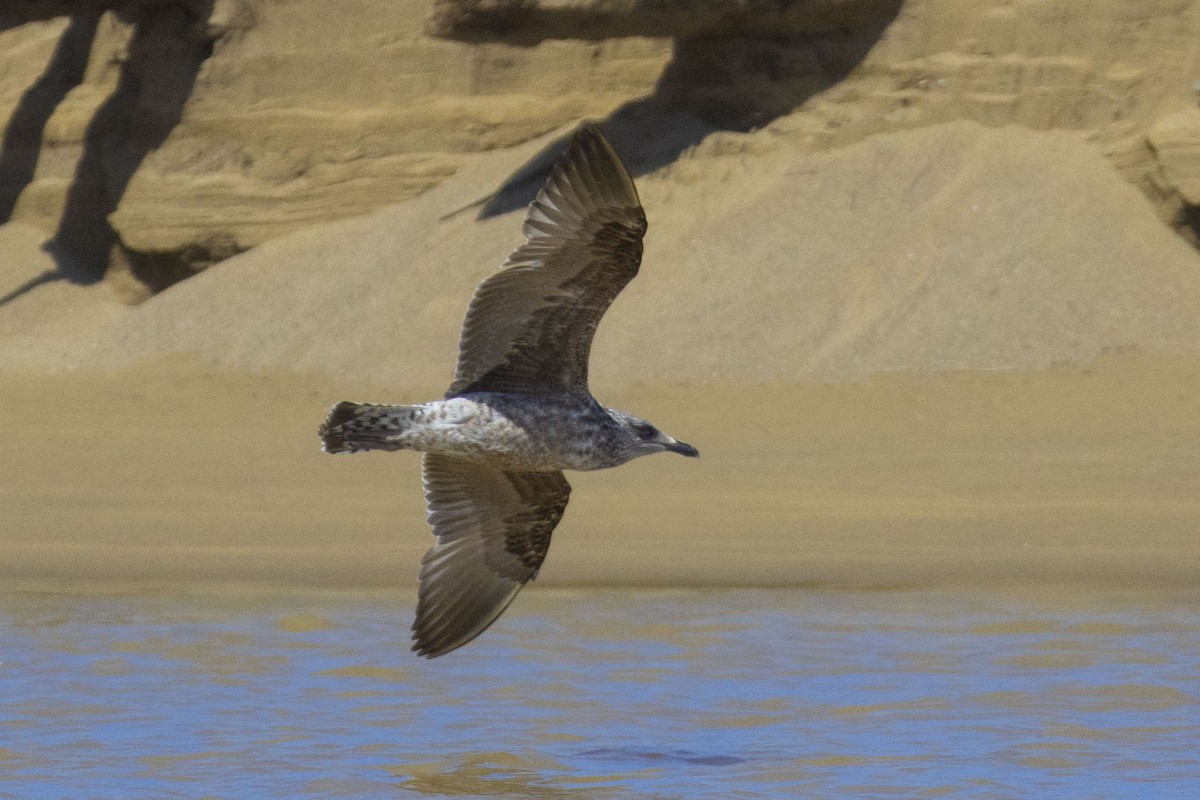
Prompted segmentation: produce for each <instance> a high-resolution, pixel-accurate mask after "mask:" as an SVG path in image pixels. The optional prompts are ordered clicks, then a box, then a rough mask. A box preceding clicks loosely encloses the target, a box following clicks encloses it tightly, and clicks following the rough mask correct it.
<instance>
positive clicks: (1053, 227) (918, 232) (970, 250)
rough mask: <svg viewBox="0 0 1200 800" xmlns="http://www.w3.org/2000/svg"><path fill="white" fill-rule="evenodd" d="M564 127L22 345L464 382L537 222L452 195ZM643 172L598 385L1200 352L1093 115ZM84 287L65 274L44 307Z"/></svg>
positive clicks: (1197, 326)
mask: <svg viewBox="0 0 1200 800" xmlns="http://www.w3.org/2000/svg"><path fill="white" fill-rule="evenodd" d="M539 145H540V143H534V144H531V145H529V146H526V147H522V148H517V149H516V150H513V151H504V152H500V153H497V154H494V155H490V156H486V157H481V158H480V159H479V161H478V163H477V164H476V165H475V166H474V167H473V168H472V169H471V170H469V171H468V172H465V173H463V174H461V175H459V176H457V177H456V178H454V179H451V180H448V181H446V182H445V183H444V184H443V185H442V186H440V187H438V188H437V189H435V190H433V191H430V192H428V193H427V194H425V195H422V196H421V197H419V198H417V199H415V200H412V201H409V202H406V203H403V204H400V205H396V206H393V207H390V208H388V209H385V210H383V211H381V212H378V213H376V214H373V215H371V216H367V217H360V218H356V219H352V220H348V221H343V222H337V223H333V224H329V225H323V226H318V227H314V228H311V229H307V230H305V231H302V232H300V233H297V234H294V235H291V236H287V237H284V238H281V239H278V240H275V241H272V242H269V243H267V244H266V245H264V246H262V247H260V248H257V249H256V250H254V251H251V252H249V253H246V254H244V255H242V256H239V257H235V258H233V259H230V260H229V261H227V262H224V263H222V264H221V265H219V266H217V267H215V268H213V269H210V270H208V271H206V272H205V273H203V274H202V275H200V276H198V277H196V278H195V279H192V280H189V281H186V282H185V283H183V284H180V285H178V286H176V287H174V288H172V289H170V290H168V291H166V292H164V293H163V294H161V295H159V296H157V297H155V298H153V299H152V300H151V301H149V302H147V303H145V304H144V305H142V306H140V307H138V308H136V309H133V310H131V311H130V312H128V313H95V312H94V311H92V312H89V313H87V314H84V313H83V312H81V311H80V310H79V309H76V308H75V307H73V306H72V307H70V309H69V310H70V313H71V314H72V315H73V316H75V317H77V321H76V322H73V323H72V325H71V326H70V328H69V329H68V330H62V329H56V330H50V331H46V330H42V328H41V327H40V326H41V324H42V323H41V322H38V323H37V324H36V325H27V326H25V327H24V328H23V329H22V326H20V325H13V324H9V325H7V329H8V330H9V335H8V336H7V337H5V338H4V339H3V340H0V366H12V365H14V364H23V363H24V364H27V363H30V362H31V361H32V362H34V363H38V364H45V365H47V366H53V367H66V366H70V367H102V368H113V367H121V366H127V365H129V364H131V363H134V362H136V361H137V360H138V359H141V358H145V357H152V356H156V355H159V354H163V353H194V354H198V355H199V356H201V357H202V358H203V359H206V360H210V361H213V362H216V363H220V364H223V365H228V366H235V367H243V368H246V367H249V368H282V369H290V370H299V371H306V372H326V373H328V374H331V375H338V376H342V377H346V378H349V377H354V378H360V379H366V378H369V379H371V380H372V381H375V382H379V383H385V384H391V385H394V386H397V387H408V386H420V387H438V386H441V385H442V384H444V383H445V381H446V379H447V376H448V375H449V372H450V368H451V363H452V360H453V357H454V353H455V338H456V334H457V328H458V324H459V321H460V319H461V314H462V312H463V310H464V308H465V306H466V302H467V300H468V298H469V296H470V293H471V290H472V288H473V286H474V285H475V283H476V282H478V281H479V280H480V279H482V278H483V277H484V276H486V275H487V274H488V273H489V272H491V271H492V270H494V269H495V268H496V267H497V266H498V265H499V264H500V263H501V262H502V261H503V259H504V257H505V255H506V254H507V252H508V251H509V250H510V249H511V248H513V247H514V246H515V245H516V244H518V243H519V241H520V234H519V222H520V220H519V214H517V213H512V214H507V215H503V216H500V217H495V218H492V219H489V220H486V221H483V222H480V221H476V219H475V218H474V215H473V213H471V212H470V211H464V212H461V213H457V214H454V213H452V212H454V211H455V210H456V209H460V208H462V207H463V206H464V205H467V204H469V203H471V202H472V201H474V200H477V199H478V198H480V197H481V196H485V195H486V194H488V193H489V192H491V191H492V190H493V189H494V188H495V187H497V186H498V185H500V184H501V183H502V182H503V180H504V179H505V178H507V177H508V176H509V175H510V174H512V173H513V172H514V171H516V170H517V169H518V168H519V166H520V165H521V164H522V163H524V161H525V160H526V159H527V158H529V157H530V155H531V154H532V153H534V152H536V150H537V148H538V147H539ZM640 190H641V192H642V196H643V200H644V204H645V206H646V210H647V214H648V216H649V219H650V232H649V235H648V238H647V249H646V256H645V261H644V267H643V271H642V275H641V276H640V277H639V278H638V280H637V282H636V283H634V284H633V285H632V286H631V288H630V289H629V291H627V292H626V293H625V294H624V295H623V296H622V297H621V298H620V299H619V300H618V302H617V303H616V305H615V306H614V308H613V310H612V312H611V314H610V316H609V317H608V318H607V319H606V321H605V324H604V325H603V326H602V327H601V331H600V334H599V337H598V340H597V348H596V361H595V367H594V375H595V381H596V384H597V385H598V386H602V387H603V386H611V387H613V388H622V387H628V386H632V385H636V384H639V383H644V382H648V381H662V380H666V381H687V382H693V381H703V382H711V381H739V382H741V381H751V382H761V381H786V382H793V381H838V380H846V379H861V378H863V377H866V376H868V375H870V374H874V373H877V372H883V371H890V370H897V369H933V370H961V369H968V370H978V369H1014V368H1042V367H1046V366H1049V365H1051V364H1063V363H1082V362H1085V361H1087V360H1089V359H1092V358H1094V357H1096V356H1097V355H1099V354H1101V353H1103V352H1106V351H1112V350H1125V349H1131V350H1138V351H1149V352H1165V353H1192V352H1200V257H1198V256H1197V254H1196V253H1195V252H1194V251H1193V250H1192V249H1191V248H1190V247H1188V246H1187V245H1186V244H1185V243H1183V242H1182V241H1181V240H1179V239H1178V238H1177V237H1176V236H1175V235H1174V234H1172V233H1171V232H1170V231H1168V230H1167V229H1166V228H1165V227H1163V226H1162V224H1161V223H1160V222H1159V221H1158V220H1157V219H1156V218H1155V217H1154V215H1153V213H1152V212H1151V211H1150V209H1149V207H1148V205H1147V204H1146V202H1145V200H1144V199H1143V198H1142V196H1141V195H1140V194H1139V193H1138V192H1137V191H1136V190H1134V189H1133V188H1131V187H1130V186H1129V185H1128V184H1126V183H1125V182H1124V181H1123V180H1122V179H1121V178H1119V177H1118V176H1117V175H1116V173H1115V172H1113V170H1112V169H1111V168H1110V167H1109V165H1108V164H1107V162H1105V161H1104V160H1103V159H1102V158H1101V157H1100V156H1099V155H1098V154H1096V153H1095V152H1093V150H1092V149H1091V148H1090V147H1089V146H1088V145H1087V144H1086V143H1084V142H1082V141H1080V140H1079V139H1077V138H1076V137H1075V136H1073V135H1071V134H1066V133H1036V132H1031V131H1027V130H1023V129H1016V128H1007V129H999V130H993V129H987V128H983V127H980V126H978V125H974V124H971V123H955V124H950V125H944V126H937V127H932V128H926V129H921V130H916V131H911V132H907V133H902V134H891V135H886V136H878V137H874V138H871V139H868V140H867V141H865V142H863V143H861V144H858V145H855V146H852V147H847V148H845V149H843V150H839V151H835V152H833V153H829V154H823V155H817V156H811V155H803V154H799V153H796V152H795V151H794V150H792V149H790V148H788V147H787V146H786V145H784V144H782V143H780V142H778V141H776V140H775V139H774V138H773V136H772V134H771V132H770V131H769V130H768V131H760V132H758V133H756V134H751V135H744V136H739V135H718V136H716V137H714V138H712V139H710V140H708V142H706V143H705V144H704V145H702V146H701V147H700V148H699V149H698V151H697V152H694V153H691V154H689V155H686V156H685V157H684V158H682V159H680V160H679V161H677V162H675V163H673V164H671V165H670V166H668V167H667V168H665V169H663V170H660V171H659V172H657V173H654V174H651V175H649V176H647V177H646V178H645V179H643V180H642V181H641V185H640ZM447 215H449V216H447ZM39 291H40V290H39ZM31 302H32V298H31ZM60 302H65V301H63V300H61V298H59V299H53V298H48V299H47V305H46V308H45V313H44V315H43V316H44V317H53V316H55V315H56V314H58V313H60V312H57V311H56V308H58V307H60V306H58V305H57V304H58V303H60ZM98 302H99V301H98ZM6 311H7V309H0V320H3V318H4V315H5V312H6ZM0 330H2V328H0ZM31 338H33V339H38V340H40V343H39V342H38V341H31Z"/></svg>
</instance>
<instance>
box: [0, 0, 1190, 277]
mask: <svg viewBox="0 0 1200 800" xmlns="http://www.w3.org/2000/svg"><path fill="white" fill-rule="evenodd" d="M118 5H119V6H120V8H121V11H120V13H116V12H113V11H110V12H109V13H107V14H105V15H104V16H103V17H97V12H99V11H100V10H102V9H103V8H107V7H113V8H116V7H117V6H118ZM1197 6H1198V3H1197V2H1196V0H1146V2H1139V3H1136V4H1131V3H1128V2H1124V0H1024V1H1023V2H1013V3H993V2H960V1H959V0H953V1H952V0H907V2H904V3H900V2H899V0H810V1H808V2H784V3H780V2H774V1H773V2H765V0H716V1H715V2H710V1H708V0H706V1H705V2H697V1H689V0H666V1H665V2H664V0H655V1H654V2H649V0H520V2H506V0H474V1H470V0H458V1H457V2H452V1H451V0H440V1H439V2H436V3H435V2H434V0H348V2H343V3H338V4H336V5H330V4H329V3H326V2H321V1H319V0H293V2H289V3H282V4H281V3H276V2H266V0H216V2H201V1H200V0H196V1H195V2H189V3H186V4H182V5H180V4H178V3H173V2H166V1H165V0H164V1H163V2H155V0H146V1H145V2H141V3H120V4H116V3H111V4H110V3H105V2H100V1H99V0H97V1H96V2H90V1H89V0H76V1H75V2H69V1H68V0H59V1H58V2H37V1H36V0H24V2H21V3H17V4H5V7H4V10H3V12H2V13H0V126H3V128H4V131H5V133H4V138H3V144H2V146H0V221H3V220H5V219H7V218H8V217H9V216H11V217H12V218H14V219H19V220H22V221H24V222H26V223H29V224H31V225H34V226H36V227H38V228H40V229H42V230H43V231H45V233H46V234H47V235H48V236H52V235H54V234H55V233H56V232H58V233H59V234H60V238H66V239H69V238H70V236H71V235H76V237H77V238H84V239H86V240H87V241H90V242H94V243H96V242H98V243H99V244H93V245H92V246H91V248H90V251H89V252H85V253H82V254H78V255H82V256H83V259H82V260H83V261H84V262H87V261H88V259H90V260H91V262H92V267H91V270H92V271H91V272H87V271H86V270H85V271H84V272H83V273H80V274H77V275H75V276H74V277H75V278H77V279H83V280H87V279H90V278H91V277H94V276H95V275H97V274H99V272H100V271H103V270H104V269H105V267H108V266H115V269H110V270H109V274H110V277H113V278H114V279H115V280H116V282H117V283H118V284H119V285H120V286H122V287H124V289H123V290H122V291H123V294H124V296H126V297H127V298H129V299H139V298H144V297H146V296H148V295H149V294H150V293H153V292H154V291H157V290H160V289H161V288H163V287H165V286H167V285H170V284H171V283H172V282H174V281H175V280H178V279H179V278H181V277H184V276H187V275H190V274H192V273H193V272H195V271H197V270H200V269H203V268H205V267H206V266H208V265H209V264H211V263H215V262H217V261H220V260H222V259H224V258H227V257H229V256H230V255H232V254H234V253H238V252H241V251H244V250H246V249H249V248H252V247H255V246H257V245H259V244H261V243H262V242H265V241H267V240H269V239H272V238H274V237H277V236H280V235H282V234H285V233H287V232H289V231H293V230H296V229H299V228H302V227H305V226H308V225H311V224H313V223H314V222H319V221H325V220H329V219H336V218H340V217H347V216H353V215H356V214H362V213H366V212H369V211H372V210H374V209H377V208H380V207H383V206H386V205H388V204H390V203H395V202H399V201H403V200H407V199H410V198H412V197H415V196H416V195H418V194H420V193H422V192H425V191H427V190H429V189H430V188H432V187H434V186H437V185H438V184H439V183H441V182H442V181H444V180H445V179H446V178H447V177H449V176H451V175H453V174H455V173H456V172H457V171H459V170H461V169H462V168H463V167H464V166H466V165H468V164H469V163H471V160H472V158H473V157H474V154H477V153H480V152H484V151H488V150H492V149H496V148H502V147H507V146H510V145H513V144H516V143H519V142H523V141H526V140H529V139H531V138H534V137H537V136H539V135H541V134H543V133H545V132H547V131H549V130H553V129H556V128H558V127H560V126H562V125H564V124H568V123H570V122H572V121H574V120H576V119H578V118H580V117H611V118H614V119H617V120H621V121H622V124H624V123H625V122H628V121H630V120H634V121H637V122H638V123H639V127H637V135H636V136H635V137H634V138H635V139H637V140H639V142H640V141H641V140H646V139H653V140H659V141H662V142H665V143H666V144H663V145H662V146H658V147H657V153H656V156H655V157H654V158H647V159H645V160H644V161H643V162H642V163H640V164H639V165H638V166H639V167H640V168H641V169H643V170H651V169H655V168H658V167H661V166H663V165H664V164H667V163H670V162H671V161H672V160H673V159H675V158H677V157H678V156H679V154H680V153H682V152H684V151H686V150H687V149H688V148H689V147H692V146H694V145H696V144H697V143H698V142H699V141H700V140H701V139H702V138H703V137H704V136H706V135H708V134H709V133H711V132H712V131H713V130H717V129H727V130H747V129H751V128H755V127H763V126H769V127H770V128H771V130H772V132H773V133H774V134H775V135H776V136H778V137H780V138H781V139H783V140H786V141H787V142H788V143H789V146H791V147H794V148H796V149H797V150H798V151H801V152H812V151H817V150H824V149H831V148H835V147H841V146H845V145H847V144H850V143H853V142H856V141H859V140H861V139H862V138H864V137H866V136H869V135H871V134H874V133H880V132H886V131H891V130H900V129H904V128H912V127H919V126H923V125H929V124H934V123H938V122H944V121H950V120H955V119H970V120H975V121H978V122H982V123H984V124H987V125H993V126H1001V125H1006V124H1020V125H1025V126H1028V127H1033V128H1038V129H1062V128H1066V129H1071V130H1077V131H1081V132H1084V133H1086V134H1087V135H1088V136H1089V138H1091V139H1092V140H1093V142H1095V144H1096V145H1097V146H1098V147H1100V148H1101V149H1102V150H1103V151H1104V152H1105V153H1106V154H1107V155H1108V156H1109V158H1110V160H1111V161H1112V163H1113V164H1114V165H1116V166H1117V167H1118V169H1120V170H1121V172H1122V173H1123V174H1124V175H1126V177H1127V178H1128V179H1129V180H1131V181H1132V182H1133V183H1135V185H1138V186H1139V187H1140V188H1142V189H1143V191H1144V192H1145V193H1146V195H1147V196H1148V197H1150V198H1151V199H1152V200H1153V201H1154V202H1155V203H1156V204H1157V206H1158V208H1159V213H1160V216H1161V217H1162V218H1163V219H1165V220H1168V221H1172V222H1176V223H1177V224H1180V225H1181V226H1185V227H1186V225H1187V222H1188V220H1189V219H1192V218H1194V217H1195V216H1197V215H1196V214H1195V211H1194V209H1195V204H1194V202H1193V201H1192V200H1190V199H1189V198H1191V197H1193V196H1194V192H1193V191H1192V189H1191V188H1189V187H1190V184H1188V181H1189V180H1191V179H1190V178H1187V177H1186V175H1187V174H1189V173H1188V170H1189V169H1190V167H1186V166H1185V162H1188V160H1189V159H1190V158H1191V156H1190V155H1187V153H1189V152H1190V148H1191V147H1192V145H1191V144H1189V141H1190V139H1189V137H1190V136H1191V135H1192V134H1191V133H1190V131H1192V130H1193V127H1192V123H1191V122H1188V121H1186V120H1184V121H1183V122H1181V118H1178V117H1176V116H1174V115H1176V114H1177V113H1178V112H1181V111H1184V110H1186V109H1189V108H1193V107H1194V106H1195V96H1194V90H1193V86H1194V84H1195V83H1196V80H1197V79H1198V78H1200V57H1198V52H1200V45H1198V44H1197V43H1198V42H1200V35H1197V34H1198V32H1197V29H1196V13H1197ZM59 12H71V13H74V14H75V16H74V17H73V19H72V20H71V21H69V20H68V19H67V18H65V17H56V18H50V15H51V14H52V13H59ZM5 25H7V26H9V27H7V29H2V28H3V27H4V26H5ZM431 31H432V33H431ZM442 37H451V38H442ZM618 127H621V126H618ZM626 129H630V130H632V129H631V128H628V126H626ZM131 131H135V132H137V134H138V136H132V135H131V134H130V132H131ZM156 131H161V134H160V133H159V132H156ZM139 137H140V138H139ZM639 142H635V145H637V147H639V148H648V147H649V145H644V144H640V143H639ZM131 143H132V145H131ZM535 177H536V176H535ZM1177 183H1178V184H1179V185H1176V184H1177ZM8 211H11V213H10V214H9V213H7V212H8ZM108 226H111V227H108ZM81 231H82V232H85V233H86V232H88V231H91V234H90V235H89V236H84V237H80V236H79V232H81ZM106 236H107V237H108V239H106V238H105V237H106ZM114 237H115V242H116V247H115V248H108V247H106V246H105V242H106V241H108V240H109V239H112V238H114ZM68 244H70V242H68ZM75 246H76V249H80V250H88V247H87V246H81V245H80V244H79V243H78V242H76V243H75ZM67 263H68V262H66V261H63V264H67ZM64 268H65V267H64Z"/></svg>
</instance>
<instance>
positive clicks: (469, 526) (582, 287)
mask: <svg viewBox="0 0 1200 800" xmlns="http://www.w3.org/2000/svg"><path fill="white" fill-rule="evenodd" d="M524 232H525V236H526V238H527V241H526V242H525V244H523V245H522V246H521V247H519V248H517V250H516V251H515V252H514V253H513V254H512V255H511V256H509V258H508V260H507V261H506V262H505V264H504V266H503V268H502V269H501V270H500V271H499V272H497V273H496V274H495V275H492V276H491V277H490V278H488V279H487V280H485V281H483V283H481V284H480V285H479V287H478V288H477V289H476V290H475V295H474V297H473V298H472V300H471V305H470V307H469V308H468V310H467V315H466V319H465V320H464V322H463V329H462V337H461V341H460V343H459V357H458V367H457V369H456V371H455V376H454V382H453V383H452V384H451V386H450V389H449V391H448V392H447V393H446V396H445V398H444V399H443V400H438V401H434V402H431V403H425V404H422V405H417V406H390V405H370V404H360V403H339V404H338V405H336V406H335V407H334V408H333V410H332V411H331V413H330V416H329V419H327V420H326V422H325V424H324V425H322V426H321V430H320V434H321V439H322V441H323V443H324V447H325V450H326V451H328V452H331V453H349V452H356V451H358V450H401V449H407V450H420V451H423V452H425V454H426V455H425V458H424V461H423V462H422V477H423V480H424V484H425V504H426V508H427V509H428V511H429V524H430V525H431V526H432V527H433V532H434V535H435V536H436V537H437V543H436V544H435V545H434V546H433V547H432V548H430V550H429V551H428V552H427V553H426V554H425V557H424V558H423V559H422V561H421V586H420V589H419V592H418V602H417V616H416V621H415V622H414V623H413V639H414V644H413V649H414V650H415V651H416V652H417V653H419V654H421V655H424V656H428V657H430V658H432V657H434V656H439V655H442V654H443V653H447V652H450V651H451V650H454V649H455V648H458V647H461V646H462V645H464V644H466V643H467V642H469V641H471V640H472V639H474V638H475V637H476V636H478V635H479V634H480V633H482V632H483V631H484V630H485V629H487V627H488V626H489V625H491V624H492V622H494V621H495V620H496V618H497V617H499V616H500V614H501V613H503V611H504V609H505V608H507V607H508V605H509V603H511V602H512V600H513V598H514V597H516V595H517V592H518V591H520V589H521V587H522V586H524V585H525V584H526V583H527V582H528V581H529V580H531V579H532V578H534V577H535V576H536V575H537V572H538V570H539V569H540V568H541V566H542V562H543V561H544V560H545V558H546V553H547V551H548V550H549V547H550V537H551V534H552V533H553V531H554V528H555V527H556V526H557V525H558V523H559V520H561V519H562V515H563V512H564V511H565V509H566V507H567V500H568V498H569V497H570V494H571V487H570V485H569V484H568V483H567V481H566V478H565V477H563V473H562V470H564V469H578V470H593V469H604V468H607V467H614V466H617V465H619V464H623V463H625V462H626V461H629V460H630V459H632V458H637V457H638V456H643V455H648V454H650V453H654V452H661V451H663V450H670V451H673V452H677V453H681V454H683V455H688V456H695V455H696V454H697V453H696V449H695V448H694V447H692V446H691V445H689V444H685V443H684V442H680V441H677V440H675V439H673V438H671V437H670V436H667V435H666V434H664V433H662V432H661V431H659V430H658V429H657V428H655V427H654V426H653V425H651V424H650V423H648V422H646V421H645V420H642V419H639V418H637V417H635V416H633V415H632V414H627V413H625V412H623V411H617V410H615V409H609V408H605V407H604V406H602V405H600V404H599V403H598V402H596V400H595V399H594V398H593V397H592V395H591V393H590V391H589V390H588V357H589V354H590V352H591V346H592V338H593V336H594V334H595V332H596V326H597V325H598V324H599V323H600V318H601V317H602V316H603V315H604V312H605V311H607V310H608V307H609V306H610V305H612V302H613V300H614V299H615V298H616V296H617V295H618V294H619V293H620V291H621V289H623V288H624V287H625V285H626V284H627V283H629V281H630V280H632V279H633V277H634V275H636V274H637V271H638V265H639V263H640V262H641V257H642V236H643V234H644V233H645V232H646V217H645V214H643V212H642V208H641V204H640V203H639V201H638V196H637V190H636V189H635V188H634V185H633V180H632V179H631V178H630V177H629V173H628V172H627V171H626V170H625V167H624V165H623V164H622V163H621V160H620V159H619V158H618V157H617V154H616V152H614V151H613V149H612V146H611V145H610V144H609V143H608V142H607V141H606V140H605V138H604V136H603V135H602V134H601V133H600V131H599V129H597V128H596V127H595V126H593V125H588V124H585V125H583V126H582V127H581V128H580V129H579V130H578V131H577V132H576V133H575V135H574V136H573V137H572V139H571V142H570V144H569V145H568V147H567V150H566V152H565V153H564V154H563V156H562V158H561V159H560V160H559V162H558V163H557V164H556V165H555V167H554V170H553V171H552V173H551V175H550V177H549V179H548V180H547V182H546V186H545V188H544V189H542V191H541V192H539V193H538V196H537V199H535V200H534V202H533V203H532V204H531V205H530V207H529V213H528V215H527V217H526V220H525V226H524Z"/></svg>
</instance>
